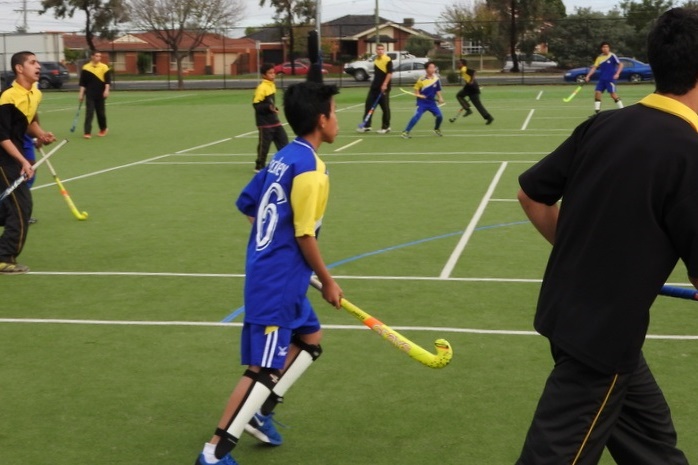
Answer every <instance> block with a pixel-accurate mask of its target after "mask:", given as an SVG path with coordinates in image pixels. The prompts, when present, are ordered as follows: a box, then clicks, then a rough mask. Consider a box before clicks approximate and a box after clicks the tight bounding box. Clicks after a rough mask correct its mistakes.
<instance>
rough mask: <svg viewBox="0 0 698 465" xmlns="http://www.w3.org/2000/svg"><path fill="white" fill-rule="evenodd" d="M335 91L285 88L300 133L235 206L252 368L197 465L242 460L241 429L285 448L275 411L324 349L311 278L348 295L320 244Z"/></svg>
mask: <svg viewBox="0 0 698 465" xmlns="http://www.w3.org/2000/svg"><path fill="white" fill-rule="evenodd" d="M337 93H338V90H337V88H336V87H335V86H330V85H324V84H321V83H316V82H304V83H299V84H294V85H291V86H289V87H288V89H287V90H286V92H285V95H284V114H285V116H286V119H287V121H288V123H289V125H290V126H291V128H292V129H293V132H294V133H295V134H296V135H297V136H298V137H297V138H296V139H295V140H293V141H292V142H291V143H290V144H288V145H287V146H286V147H284V148H283V149H281V150H280V151H279V152H277V153H276V154H275V155H274V157H273V158H272V160H271V162H270V163H269V165H268V166H267V167H266V168H263V169H262V170H261V171H260V172H259V173H257V174H256V175H255V176H254V178H253V179H252V181H250V183H249V184H248V185H247V186H246V187H245V188H244V189H243V191H242V193H241V194H240V197H239V198H238V200H237V203H236V205H237V207H238V209H239V210H240V211H241V212H242V213H243V214H245V215H246V216H247V217H248V218H249V219H250V222H251V223H252V231H251V234H250V240H249V243H248V248H247V260H246V266H245V273H246V275H245V276H246V279H245V321H244V325H243V329H242V334H241V344H240V345H241V362H242V364H243V365H247V366H248V368H247V370H246V371H245V373H244V374H243V376H242V378H241V379H240V381H239V382H238V384H237V386H236V387H235V389H234V390H233V392H232V394H231V396H230V399H229V401H228V404H227V406H226V408H225V411H224V412H223V415H222V417H221V419H220V422H219V423H218V428H216V431H215V433H214V435H213V437H212V439H211V440H210V441H209V442H208V443H206V444H205V445H204V449H203V452H202V453H201V454H200V455H199V457H198V458H197V461H196V465H209V464H221V465H235V464H237V462H236V461H235V459H233V458H232V456H231V455H230V452H231V451H232V450H233V448H234V447H235V446H236V445H237V442H238V440H239V438H240V436H241V435H242V432H243V431H247V432H248V433H249V434H252V435H253V436H255V437H256V438H257V439H259V440H261V441H262V442H264V443H266V444H270V445H280V444H281V437H280V436H279V434H278V432H277V431H276V429H275V427H274V425H273V423H272V420H271V416H272V412H273V409H274V407H275V406H276V404H278V403H279V402H281V401H282V399H283V396H284V394H285V393H286V391H287V390H288V389H289V388H290V387H291V386H292V385H293V383H294V382H295V381H296V380H297V379H298V378H299V377H300V376H301V375H302V374H303V373H304V372H305V370H306V369H307V368H308V367H309V366H310V365H311V364H312V363H313V361H315V360H316V359H317V358H318V357H319V356H320V354H321V353H322V349H321V347H320V340H321V337H322V331H321V329H320V323H319V321H318V318H317V316H316V315H315V312H314V310H313V308H312V307H311V305H310V302H309V301H308V298H307V296H306V292H307V289H308V285H309V281H310V276H311V275H312V274H313V273H315V274H316V275H317V277H318V279H319V280H320V281H321V282H322V285H323V286H322V296H323V298H324V299H325V300H326V301H327V302H329V303H330V304H332V305H333V306H334V307H336V308H340V300H341V298H342V290H341V289H340V287H339V285H337V283H336V282H335V281H334V279H333V278H332V276H331V275H330V273H329V271H328V269H327V267H326V266H325V263H324V261H323V259H322V255H321V254H320V249H319V247H318V243H317V235H318V232H319V230H320V226H321V224H322V217H323V215H324V212H325V208H326V206H327V198H328V194H329V178H328V173H327V168H326V167H325V164H324V163H323V161H322V160H320V158H319V157H318V155H317V153H316V150H317V149H318V148H319V147H320V145H321V144H322V143H323V142H329V143H332V142H333V141H334V139H335V137H336V136H337V132H338V124H337V115H336V114H335V102H334V98H333V96H334V95H336V94H337Z"/></svg>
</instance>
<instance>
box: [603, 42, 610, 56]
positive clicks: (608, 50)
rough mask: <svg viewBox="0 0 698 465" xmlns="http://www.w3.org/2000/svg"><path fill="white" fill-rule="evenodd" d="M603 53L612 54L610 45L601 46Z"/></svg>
mask: <svg viewBox="0 0 698 465" xmlns="http://www.w3.org/2000/svg"><path fill="white" fill-rule="evenodd" d="M601 53H602V54H604V55H608V54H609V53H611V47H610V46H609V45H608V44H603V45H602V46H601Z"/></svg>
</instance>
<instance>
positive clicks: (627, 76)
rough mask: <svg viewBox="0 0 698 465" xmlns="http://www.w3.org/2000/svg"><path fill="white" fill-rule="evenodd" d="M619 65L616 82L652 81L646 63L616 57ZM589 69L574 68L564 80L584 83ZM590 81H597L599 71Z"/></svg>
mask: <svg viewBox="0 0 698 465" xmlns="http://www.w3.org/2000/svg"><path fill="white" fill-rule="evenodd" d="M618 59H619V60H620V62H621V63H623V69H622V70H621V72H620V76H618V80H623V81H630V82H640V81H649V80H652V79H654V74H652V68H650V65H648V64H647V63H643V62H641V61H638V60H636V59H634V58H626V57H618ZM589 69H591V66H588V67H586V68H574V69H571V70H569V71H567V72H566V73H565V76H564V79H565V81H569V82H579V83H582V82H584V77H585V76H586V75H587V74H589ZM591 80H592V81H598V80H599V71H598V70H596V72H595V73H594V74H593V75H592V76H591Z"/></svg>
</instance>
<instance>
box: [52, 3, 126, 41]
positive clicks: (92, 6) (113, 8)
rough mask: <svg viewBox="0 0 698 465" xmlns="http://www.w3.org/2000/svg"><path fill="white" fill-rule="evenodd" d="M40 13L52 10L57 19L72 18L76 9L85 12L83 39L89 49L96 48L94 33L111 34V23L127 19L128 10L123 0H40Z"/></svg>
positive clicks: (109, 35) (107, 35)
mask: <svg viewBox="0 0 698 465" xmlns="http://www.w3.org/2000/svg"><path fill="white" fill-rule="evenodd" d="M41 6H42V8H43V9H42V10H41V12H40V14H44V13H46V12H47V11H48V10H53V15H54V17H56V18H58V19H64V18H72V17H73V15H74V14H75V12H76V11H78V10H81V11H83V12H84V13H85V40H87V46H88V47H89V48H90V51H93V52H94V51H95V50H97V48H96V47H95V44H94V35H95V34H97V35H98V36H100V37H111V36H113V33H114V29H113V27H112V26H113V25H116V24H120V23H125V22H127V21H129V15H128V10H127V9H126V7H125V5H124V2H123V0H107V1H102V0H41Z"/></svg>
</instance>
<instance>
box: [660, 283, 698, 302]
mask: <svg viewBox="0 0 698 465" xmlns="http://www.w3.org/2000/svg"><path fill="white" fill-rule="evenodd" d="M659 295H665V296H669V297H676V298H678V299H688V300H698V291H696V290H695V289H686V288H683V287H676V286H666V285H665V286H662V289H661V290H660V291H659Z"/></svg>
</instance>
